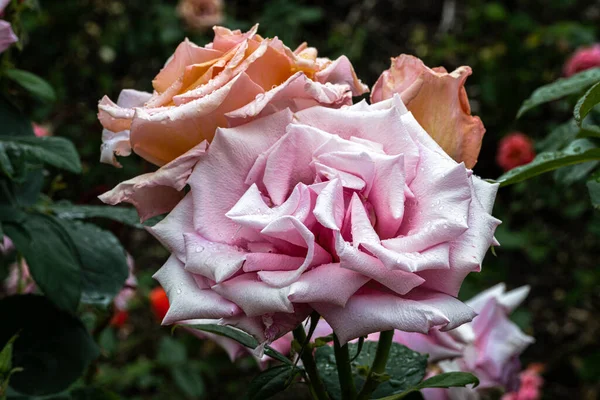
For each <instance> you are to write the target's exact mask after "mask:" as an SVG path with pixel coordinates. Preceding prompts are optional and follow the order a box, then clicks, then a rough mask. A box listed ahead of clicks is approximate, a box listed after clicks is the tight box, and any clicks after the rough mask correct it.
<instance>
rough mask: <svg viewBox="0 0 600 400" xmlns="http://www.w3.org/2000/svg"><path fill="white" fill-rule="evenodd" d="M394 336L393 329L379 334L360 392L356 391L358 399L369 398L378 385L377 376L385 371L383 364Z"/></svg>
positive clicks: (385, 362) (365, 399) (366, 399)
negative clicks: (372, 358)
mask: <svg viewBox="0 0 600 400" xmlns="http://www.w3.org/2000/svg"><path fill="white" fill-rule="evenodd" d="M393 337H394V331H393V330H391V331H383V332H381V333H380V334H379V343H378V344H377V352H376V353H375V359H374V360H373V365H371V369H370V370H369V375H368V376H367V380H366V381H365V384H364V385H363V387H362V389H361V391H360V393H358V397H357V399H358V400H369V399H370V397H371V393H373V392H374V391H375V389H377V386H379V383H380V381H379V379H378V378H379V376H381V374H383V373H384V372H385V366H386V364H387V360H388V355H389V353H390V348H391V347H392V339H393Z"/></svg>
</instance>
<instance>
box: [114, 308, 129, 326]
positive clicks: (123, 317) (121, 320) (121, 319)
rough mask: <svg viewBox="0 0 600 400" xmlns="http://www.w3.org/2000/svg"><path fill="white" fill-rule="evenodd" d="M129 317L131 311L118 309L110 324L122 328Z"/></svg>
mask: <svg viewBox="0 0 600 400" xmlns="http://www.w3.org/2000/svg"><path fill="white" fill-rule="evenodd" d="M128 319H129V313H127V311H117V312H115V313H114V315H113V316H112V318H111V320H110V326H112V327H115V328H121V327H122V326H123V325H125V323H126V322H127V320H128Z"/></svg>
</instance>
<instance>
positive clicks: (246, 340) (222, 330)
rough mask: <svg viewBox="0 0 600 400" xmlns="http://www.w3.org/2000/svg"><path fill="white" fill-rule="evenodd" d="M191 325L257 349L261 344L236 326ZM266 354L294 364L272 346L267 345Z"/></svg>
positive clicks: (193, 327)
mask: <svg viewBox="0 0 600 400" xmlns="http://www.w3.org/2000/svg"><path fill="white" fill-rule="evenodd" d="M189 327H190V328H192V329H197V330H199V331H204V332H210V333H214V334H216V335H220V336H225V337H227V338H229V339H233V340H235V341H236V342H238V343H240V344H241V345H243V346H246V347H248V348H250V349H256V348H257V347H258V345H259V343H258V341H257V340H256V339H254V338H253V337H252V336H250V335H248V334H247V333H246V332H243V331H241V330H239V329H236V328H232V327H230V326H225V325H214V324H203V325H190V326H189ZM265 354H266V355H268V356H269V357H273V358H274V359H276V360H277V361H281V362H282V363H285V364H288V365H292V362H291V361H290V360H289V359H288V358H287V357H286V356H284V355H283V354H281V353H280V352H278V351H277V350H275V349H273V348H271V346H265Z"/></svg>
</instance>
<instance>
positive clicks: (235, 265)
mask: <svg viewBox="0 0 600 400" xmlns="http://www.w3.org/2000/svg"><path fill="white" fill-rule="evenodd" d="M183 237H184V240H185V248H186V257H185V270H186V271H188V272H192V273H194V274H200V275H202V276H205V277H207V278H209V279H211V280H213V281H215V282H217V283H220V282H222V281H224V280H225V279H229V278H230V277H231V276H233V275H234V274H235V273H236V272H238V270H239V269H240V268H242V264H243V263H244V261H245V260H246V253H245V252H244V251H243V250H242V249H240V248H237V247H235V246H230V245H227V244H222V243H214V242H211V241H208V240H206V239H204V238H203V237H202V236H200V235H198V234H196V233H195V232H187V233H184V234H183Z"/></svg>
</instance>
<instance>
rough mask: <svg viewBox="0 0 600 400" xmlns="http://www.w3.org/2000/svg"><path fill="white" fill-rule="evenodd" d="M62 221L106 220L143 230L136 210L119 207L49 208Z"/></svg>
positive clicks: (64, 203) (70, 205) (62, 206)
mask: <svg viewBox="0 0 600 400" xmlns="http://www.w3.org/2000/svg"><path fill="white" fill-rule="evenodd" d="M47 209H48V210H50V211H51V212H53V213H54V214H56V216H57V217H58V218H60V219H72V220H77V219H89V218H106V219H110V220H112V221H117V222H121V223H123V224H126V225H129V226H132V227H134V228H143V227H144V225H142V224H140V217H139V216H138V213H137V211H136V210H135V208H129V207H117V206H80V205H73V204H70V203H69V202H60V203H57V204H52V205H50V206H48V207H47Z"/></svg>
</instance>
